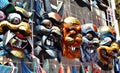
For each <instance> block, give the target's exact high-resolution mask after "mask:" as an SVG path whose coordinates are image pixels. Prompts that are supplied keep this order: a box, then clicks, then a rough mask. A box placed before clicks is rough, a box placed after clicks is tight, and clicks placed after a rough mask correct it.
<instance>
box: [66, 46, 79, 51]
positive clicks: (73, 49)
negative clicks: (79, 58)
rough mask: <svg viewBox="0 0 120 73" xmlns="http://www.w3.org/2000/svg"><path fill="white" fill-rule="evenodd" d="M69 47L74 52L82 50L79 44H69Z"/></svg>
mask: <svg viewBox="0 0 120 73" xmlns="http://www.w3.org/2000/svg"><path fill="white" fill-rule="evenodd" d="M68 48H69V49H70V50H72V51H73V52H75V51H78V50H80V47H79V46H68Z"/></svg>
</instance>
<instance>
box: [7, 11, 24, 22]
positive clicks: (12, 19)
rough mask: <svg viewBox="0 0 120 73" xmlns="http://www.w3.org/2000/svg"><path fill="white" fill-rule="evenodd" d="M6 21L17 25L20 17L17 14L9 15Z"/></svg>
mask: <svg viewBox="0 0 120 73" xmlns="http://www.w3.org/2000/svg"><path fill="white" fill-rule="evenodd" d="M7 20H8V21H9V22H11V23H13V24H19V23H20V22H21V20H22V17H21V15H20V14H18V13H10V14H9V15H8V17H7Z"/></svg>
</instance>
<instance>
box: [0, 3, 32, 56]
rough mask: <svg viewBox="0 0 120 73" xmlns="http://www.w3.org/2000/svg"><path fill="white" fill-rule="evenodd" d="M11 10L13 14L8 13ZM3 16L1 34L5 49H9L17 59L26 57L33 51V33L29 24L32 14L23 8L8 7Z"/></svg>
mask: <svg viewBox="0 0 120 73" xmlns="http://www.w3.org/2000/svg"><path fill="white" fill-rule="evenodd" d="M9 8H11V9H12V10H11V12H10V11H8V10H9ZM1 14H2V15H1V16H2V18H1V19H0V20H1V21H0V34H1V35H4V39H3V45H4V49H7V51H9V52H10V53H11V54H12V55H14V56H15V57H18V58H24V57H26V55H28V54H29V53H30V52H31V49H32V48H31V44H32V43H31V38H30V37H31V34H32V31H31V29H30V24H29V23H28V20H29V17H30V16H31V13H29V12H27V11H26V10H24V9H23V8H20V7H14V6H12V5H7V6H6V8H4V10H3V11H1ZM5 46H6V47H7V48H6V47H5Z"/></svg>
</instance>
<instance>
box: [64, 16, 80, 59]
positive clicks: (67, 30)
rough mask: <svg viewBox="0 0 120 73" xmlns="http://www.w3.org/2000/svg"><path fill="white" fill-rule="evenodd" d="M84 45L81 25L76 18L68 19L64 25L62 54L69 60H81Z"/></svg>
mask: <svg viewBox="0 0 120 73" xmlns="http://www.w3.org/2000/svg"><path fill="white" fill-rule="evenodd" d="M81 43H82V35H81V24H80V21H79V20H78V19H77V18H75V17H67V18H65V19H64V23H63V41H62V54H63V56H65V57H68V58H80V57H81V53H80V45H81Z"/></svg>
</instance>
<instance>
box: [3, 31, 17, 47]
mask: <svg viewBox="0 0 120 73" xmlns="http://www.w3.org/2000/svg"><path fill="white" fill-rule="evenodd" d="M14 36H15V34H14V33H12V32H11V31H10V30H9V31H7V32H6V34H5V38H4V40H3V44H4V45H7V44H8V42H9V41H10V40H11V39H12V38H13V37H14Z"/></svg>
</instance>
